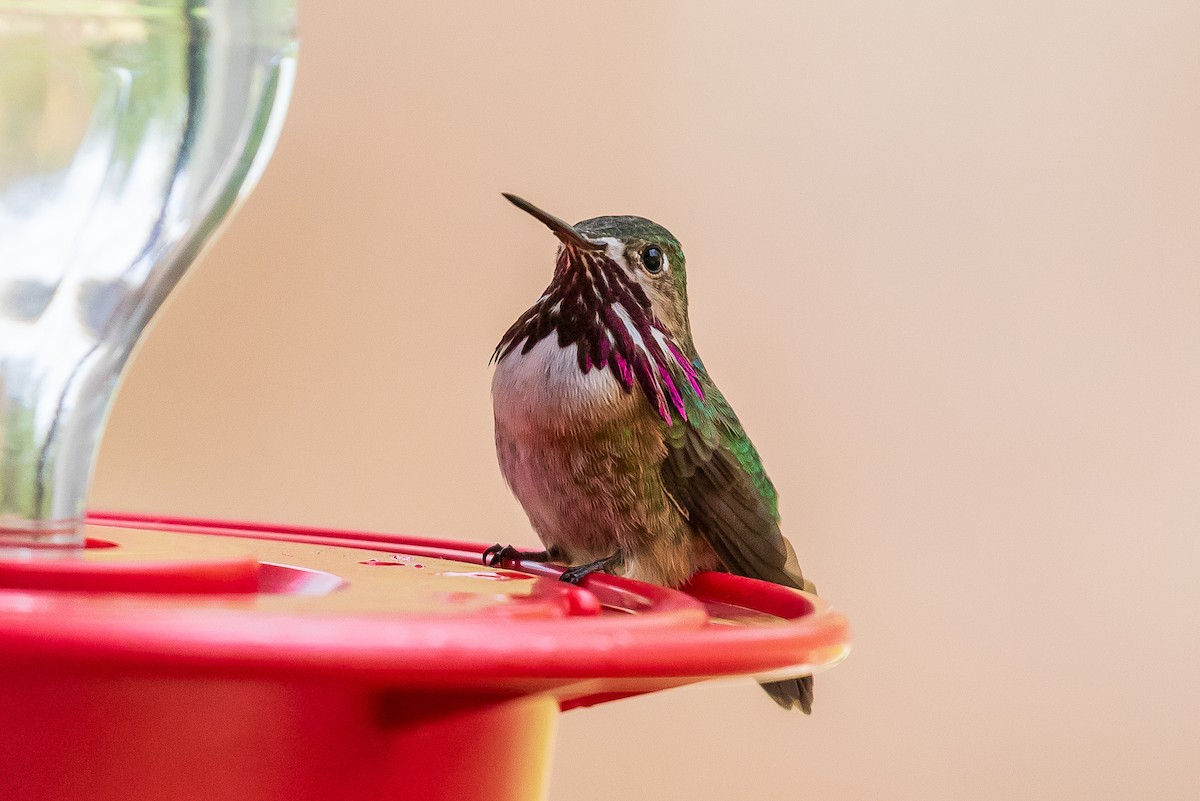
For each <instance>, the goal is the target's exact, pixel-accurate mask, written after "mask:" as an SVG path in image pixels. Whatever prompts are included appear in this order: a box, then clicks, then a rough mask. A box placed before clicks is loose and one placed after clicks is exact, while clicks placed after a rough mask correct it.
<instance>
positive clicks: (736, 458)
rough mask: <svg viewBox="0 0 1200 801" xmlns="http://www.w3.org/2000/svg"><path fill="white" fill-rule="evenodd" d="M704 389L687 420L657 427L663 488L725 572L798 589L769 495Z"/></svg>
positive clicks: (727, 414) (720, 406)
mask: <svg viewBox="0 0 1200 801" xmlns="http://www.w3.org/2000/svg"><path fill="white" fill-rule="evenodd" d="M705 378H707V376H705ZM704 383H705V385H706V386H705V397H704V399H703V400H701V399H699V398H695V397H692V398H689V399H688V419H687V420H679V419H678V418H676V419H675V421H674V423H673V425H671V426H667V427H665V440H666V445H667V455H666V459H665V460H664V461H663V465H662V476H663V483H664V486H665V487H666V489H667V492H668V493H669V494H670V495H671V497H672V498H673V499H674V500H675V502H676V504H678V506H679V507H680V509H681V510H682V511H683V512H684V513H685V514H686V515H687V517H688V520H689V522H690V523H691V524H692V526H693V528H695V529H696V531H697V532H698V533H699V534H701V535H702V536H703V537H704V538H705V539H706V540H707V541H708V543H709V544H710V545H711V546H712V549H713V551H715V552H716V554H717V556H718V557H720V559H721V561H722V562H723V563H724V564H725V567H726V568H727V569H728V570H729V571H730V572H732V573H736V574H738V575H742V576H748V577H750V578H757V579H762V580H764V581H770V582H773V583H775V584H783V585H785V586H788V587H795V588H797V589H804V588H805V584H804V578H803V576H802V575H801V573H800V568H799V565H798V564H797V563H796V557H795V554H794V552H793V551H792V547H791V545H790V544H789V543H788V541H787V540H786V539H784V537H783V534H782V533H781V532H780V530H779V513H778V505H777V498H776V493H775V487H774V486H773V485H772V484H771V480H770V479H769V478H767V474H766V472H765V471H764V470H763V467H762V462H761V461H760V460H759V457H758V453H757V451H755V449H754V445H753V444H752V443H751V442H750V439H749V438H748V437H747V436H746V432H745V431H744V430H743V429H742V425H741V423H740V422H739V421H738V419H737V416H736V415H735V414H734V413H733V410H732V409H731V408H729V404H728V403H726V402H725V399H724V397H722V396H721V394H720V392H719V391H718V390H717V388H716V387H715V386H713V385H712V383H711V381H705V382H704ZM810 586H811V585H810Z"/></svg>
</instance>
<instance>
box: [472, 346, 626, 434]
mask: <svg viewBox="0 0 1200 801" xmlns="http://www.w3.org/2000/svg"><path fill="white" fill-rule="evenodd" d="M631 397H632V396H631V395H629V394H628V393H626V392H625V390H624V388H623V387H622V386H621V384H620V383H619V382H618V381H617V379H616V378H615V377H614V376H613V374H612V373H611V372H610V371H609V370H608V369H603V370H598V369H592V370H589V371H588V372H587V373H584V372H582V371H581V370H580V369H579V361H578V356H577V353H576V346H575V345H568V346H567V347H565V348H562V347H559V345H558V341H557V338H556V337H554V336H548V337H546V338H545V339H542V340H541V341H540V342H538V343H537V344H536V345H534V346H533V347H532V348H531V349H530V350H529V352H528V353H526V354H522V353H521V352H520V348H516V349H514V350H513V351H512V352H511V353H509V354H508V355H507V356H505V357H504V358H503V359H501V360H500V362H499V364H497V365H496V372H495V374H494V375H493V376H492V405H493V408H494V410H495V414H496V423H497V425H504V426H505V427H506V428H510V429H515V430H520V429H523V428H546V427H552V428H553V427H558V426H562V425H572V424H578V423H579V422H581V421H583V420H589V421H595V422H599V421H601V420H606V419H609V418H610V417H611V416H613V415H614V414H619V413H622V412H624V411H625V409H626V404H627V403H629V402H630V400H631Z"/></svg>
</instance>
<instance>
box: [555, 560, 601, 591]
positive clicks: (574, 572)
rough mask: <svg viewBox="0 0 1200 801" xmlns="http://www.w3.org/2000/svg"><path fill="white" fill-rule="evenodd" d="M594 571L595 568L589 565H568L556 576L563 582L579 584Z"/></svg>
mask: <svg viewBox="0 0 1200 801" xmlns="http://www.w3.org/2000/svg"><path fill="white" fill-rule="evenodd" d="M594 572H595V568H594V567H592V566H591V565H578V566H577V567H568V568H567V569H566V570H564V571H563V572H562V574H561V575H560V576H559V577H558V580H559V581H561V582H563V583H565V584H572V585H574V586H576V587H578V586H579V584H580V582H582V581H583V580H584V579H585V578H587V577H588V576H590V575H591V574H592V573H594Z"/></svg>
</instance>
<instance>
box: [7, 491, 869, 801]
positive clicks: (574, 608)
mask: <svg viewBox="0 0 1200 801" xmlns="http://www.w3.org/2000/svg"><path fill="white" fill-rule="evenodd" d="M91 523H92V526H91V529H90V531H89V533H90V535H91V537H92V539H89V541H88V546H89V547H88V549H87V550H86V552H85V553H84V556H83V558H82V559H73V560H65V559H64V560H39V561H29V562H17V561H6V562H0V710H2V712H0V743H3V750H4V755H3V757H0V788H2V792H0V797H2V798H3V799H5V801H17V800H18V799H21V800H22V801H23V800H24V799H38V801H58V800H59V799H62V800H64V801H65V800H66V799H71V800H72V801H76V800H77V799H89V801H93V800H94V801H110V800H111V801H117V800H118V799H119V800H120V801H142V800H143V799H145V800H146V801H149V800H150V799H154V801H160V800H161V799H192V798H195V799H201V798H202V799H244V800H245V801H285V800H286V801H309V800H310V799H312V800H313V801H315V799H368V798H369V799H401V798H404V799H428V800H429V801H439V800H441V799H446V800H449V799H456V801H463V800H464V799H465V800H468V801H469V800H470V799H494V800H495V801H504V800H505V799H529V798H540V797H542V796H543V795H544V793H545V789H546V784H547V774H548V766H549V758H550V753H551V750H552V748H551V747H552V741H553V731H554V722H555V719H556V717H557V715H558V713H559V710H560V709H568V708H571V707H575V706H585V705H589V704H594V703H599V702H602V701H607V700H611V699H615V698H621V697H625V696H630V695H636V694H639V693H646V692H653V691H655V690H662V689H666V688H669V687H675V686H679V685H683V684H688V683H692V682H696V681H701V680H703V679H706V678H711V677H715V676H729V675H743V674H744V675H763V674H769V673H780V672H789V671H790V672H791V673H792V674H793V675H796V674H800V673H803V672H806V671H810V670H817V669H820V668H823V667H827V666H829V665H832V664H834V663H836V662H837V661H839V660H840V659H841V658H842V657H843V656H844V655H845V653H846V651H847V648H848V634H849V633H848V627H847V623H846V620H845V618H843V617H842V616H841V615H839V614H836V613H834V612H831V611H830V610H829V608H828V607H827V606H826V605H825V604H824V602H822V601H821V600H819V599H817V598H816V597H814V596H811V595H806V594H804V593H799V592H795V591H792V590H789V589H785V588H782V587H778V586H775V585H772V584H766V583H763V582H759V581H754V580H751V579H744V578H740V577H736V576H730V575H727V574H721V573H704V574H700V575H698V576H696V577H695V578H694V579H693V580H692V582H691V583H690V584H689V586H688V587H686V588H685V589H684V591H675V590H666V589H663V588H661V587H655V586H652V585H648V584H643V583H641V582H636V581H630V580H627V579H621V578H615V577H612V576H606V575H594V576H591V577H589V578H588V579H587V580H586V581H585V583H584V585H583V586H582V587H573V586H570V585H567V584H564V583H562V582H559V581H556V580H555V577H556V576H557V574H558V571H557V570H555V569H554V568H552V567H550V566H547V565H540V564H535V563H525V562H522V563H519V564H513V565H510V566H509V567H511V568H513V569H492V568H486V567H483V566H481V564H480V556H481V554H482V552H483V550H484V548H485V547H486V544H478V543H462V542H451V541H443V540H428V539H418V538H409V537H399V536H393V535H384V534H370V533H362V532H347V531H331V530H320V529H308V528H294V527H287V528H284V527H276V526H263V525H254V524H245V523H229V522H218V521H201V520H185V519H173V518H158V517H141V516H132V515H119V514H111V513H96V514H94V515H93V516H92V519H91ZM714 723H715V722H714Z"/></svg>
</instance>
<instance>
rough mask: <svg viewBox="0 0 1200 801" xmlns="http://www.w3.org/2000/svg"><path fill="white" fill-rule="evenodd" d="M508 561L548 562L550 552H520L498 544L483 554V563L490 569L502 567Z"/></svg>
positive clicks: (509, 546)
mask: <svg viewBox="0 0 1200 801" xmlns="http://www.w3.org/2000/svg"><path fill="white" fill-rule="evenodd" d="M506 561H513V562H520V561H526V562H548V561H550V553H549V551H518V550H517V549H516V548H514V547H512V546H511V545H501V544H500V543H496V544H495V545H492V546H491V547H489V548H488V549H487V550H486V551H484V552H483V563H484V564H485V565H486V566H488V567H500V566H501V565H502V564H503V563H504V562H506Z"/></svg>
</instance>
